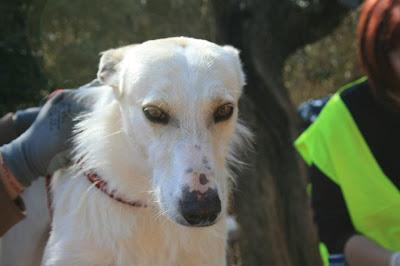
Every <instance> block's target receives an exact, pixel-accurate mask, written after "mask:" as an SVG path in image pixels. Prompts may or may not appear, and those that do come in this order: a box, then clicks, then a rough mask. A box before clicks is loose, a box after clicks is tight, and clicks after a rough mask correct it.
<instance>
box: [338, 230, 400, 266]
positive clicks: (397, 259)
mask: <svg viewBox="0 0 400 266" xmlns="http://www.w3.org/2000/svg"><path fill="white" fill-rule="evenodd" d="M345 256H346V261H347V263H348V265H349V266H400V255H398V253H395V252H392V251H389V250H387V249H385V248H383V247H381V246H379V245H378V244H376V243H375V242H373V241H372V240H369V239H368V238H366V237H365V236H362V235H354V236H352V237H351V238H350V239H349V240H348V241H347V243H346V245H345Z"/></svg>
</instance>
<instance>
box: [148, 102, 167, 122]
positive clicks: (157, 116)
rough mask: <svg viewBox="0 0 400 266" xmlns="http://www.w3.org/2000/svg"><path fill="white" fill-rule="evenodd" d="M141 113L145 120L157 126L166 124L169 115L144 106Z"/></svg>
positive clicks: (152, 107) (156, 108)
mask: <svg viewBox="0 0 400 266" xmlns="http://www.w3.org/2000/svg"><path fill="white" fill-rule="evenodd" d="M143 113H144V115H145V116H146V118H147V119H149V120H150V121H151V122H153V123H158V124H164V125H165V124H168V121H169V115H168V114H167V113H166V112H164V111H163V110H161V109H160V108H158V107H155V106H146V107H143Z"/></svg>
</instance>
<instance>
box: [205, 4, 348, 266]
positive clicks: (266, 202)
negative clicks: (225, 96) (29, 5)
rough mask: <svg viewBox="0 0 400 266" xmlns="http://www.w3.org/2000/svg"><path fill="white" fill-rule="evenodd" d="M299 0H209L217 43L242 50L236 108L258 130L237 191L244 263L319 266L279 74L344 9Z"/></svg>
mask: <svg viewBox="0 0 400 266" xmlns="http://www.w3.org/2000/svg"><path fill="white" fill-rule="evenodd" d="M297 2H300V1H297ZM297 2H296V1H293V0H285V1H283V0H269V1H265V0H248V1H240V0H230V1H221V0H214V1H212V4H213V7H214V13H215V17H216V21H217V36H218V37H219V40H218V42H219V43H229V44H232V45H234V46H235V47H238V48H239V49H241V51H242V52H241V58H242V60H243V64H244V68H245V72H246V75H247V86H246V88H245V97H244V100H243V101H242V103H241V111H242V114H243V116H244V117H245V121H248V123H249V124H250V126H251V128H252V129H253V131H254V132H255V141H254V143H255V151H254V153H252V154H251V155H250V156H249V158H248V161H249V162H250V163H251V166H250V167H248V168H247V169H245V170H244V171H242V172H241V173H240V178H239V179H238V186H237V191H236V195H235V210H236V213H237V218H238V221H239V224H240V227H241V239H240V253H241V254H240V255H241V260H242V263H243V264H244V265H276V266H286V265H288V266H289V265H293V266H303V265H304V266H310V265H321V261H320V258H319V252H318V238H317V233H316V230H315V227H314V224H313V222H312V211H311V208H310V204H309V199H308V196H307V194H306V190H305V188H306V178H305V175H304V173H303V172H304V171H302V170H301V166H300V163H299V158H298V156H297V153H296V151H295V150H294V148H293V140H294V138H295V136H296V135H297V128H296V124H297V123H296V121H295V120H296V113H295V108H294V106H293V105H292V103H291V102H290V99H289V96H288V93H287V90H286V89H285V88H284V85H283V80H282V72H283V66H284V62H285V59H286V58H287V57H288V56H289V55H290V54H291V53H293V52H294V51H295V50H296V49H297V48H299V47H301V46H303V45H305V44H307V43H311V42H313V41H315V40H317V39H319V38H321V37H323V36H325V35H326V34H328V33H329V32H330V31H331V30H333V29H334V28H335V27H336V25H337V24H338V23H339V22H340V21H341V19H342V17H343V15H344V14H345V13H346V10H345V8H344V7H342V6H341V5H340V4H339V3H338V2H336V1H333V0H325V1H323V0H321V1H312V2H308V3H309V5H308V6H307V7H301V6H298V5H296V3H297ZM303 2H307V1H303Z"/></svg>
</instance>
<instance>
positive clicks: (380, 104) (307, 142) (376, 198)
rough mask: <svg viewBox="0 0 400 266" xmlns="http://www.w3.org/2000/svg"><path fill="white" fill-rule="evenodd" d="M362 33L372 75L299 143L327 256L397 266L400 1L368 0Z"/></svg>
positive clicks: (345, 93)
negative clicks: (343, 256) (339, 255)
mask: <svg viewBox="0 0 400 266" xmlns="http://www.w3.org/2000/svg"><path fill="white" fill-rule="evenodd" d="M357 31H358V36H357V37H358V49H359V56H360V61H361V64H362V67H363V70H364V71H365V73H366V75H367V77H366V78H363V79H361V80H358V81H356V82H354V83H352V84H349V85H347V86H345V87H343V88H341V89H340V90H339V91H338V92H337V93H336V94H335V95H333V96H332V97H331V99H330V100H329V101H328V102H327V104H326V105H325V106H324V108H323V109H322V111H321V113H320V114H319V115H318V117H317V118H316V119H315V121H314V122H313V123H312V125H311V126H309V127H308V128H307V130H306V131H305V132H303V134H302V135H301V136H300V137H299V138H298V139H297V140H296V142H295V145H296V148H297V149H298V151H299V152H300V154H301V155H302V157H303V159H304V160H305V161H306V162H307V163H308V164H309V165H310V179H311V184H312V205H313V207H314V211H315V220H316V223H317V225H318V230H319V234H320V239H321V241H322V242H323V243H324V244H325V245H326V246H327V248H328V250H329V252H330V253H331V254H332V253H344V255H345V260H346V263H347V265H350V266H399V265H400V191H399V188H400V152H399V151H400V1H399V0H366V1H365V2H364V4H363V7H362V9H361V14H360V18H359V24H358V29H357Z"/></svg>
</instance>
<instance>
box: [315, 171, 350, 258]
mask: <svg viewBox="0 0 400 266" xmlns="http://www.w3.org/2000/svg"><path fill="white" fill-rule="evenodd" d="M309 175H310V180H311V184H312V201H311V202H312V206H313V209H314V219H315V222H316V224H317V226H318V232H319V236H320V239H321V241H322V242H324V243H325V245H326V246H327V247H328V250H329V252H330V253H331V254H335V253H343V249H344V245H345V243H346V241H347V240H348V239H349V237H350V236H352V235H354V234H355V233H356V232H355V229H354V227H353V224H352V222H351V218H350V215H349V212H348V210H347V206H346V203H345V201H344V198H343V195H342V192H341V190H340V187H339V186H337V185H336V184H335V183H334V182H333V181H331V180H330V179H329V178H328V177H327V176H325V175H324V174H323V173H322V172H321V171H320V170H319V169H318V168H317V167H316V166H314V165H313V166H311V168H310V169H309Z"/></svg>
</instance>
